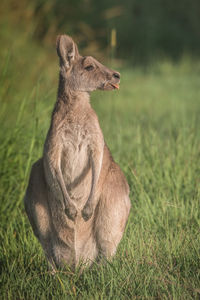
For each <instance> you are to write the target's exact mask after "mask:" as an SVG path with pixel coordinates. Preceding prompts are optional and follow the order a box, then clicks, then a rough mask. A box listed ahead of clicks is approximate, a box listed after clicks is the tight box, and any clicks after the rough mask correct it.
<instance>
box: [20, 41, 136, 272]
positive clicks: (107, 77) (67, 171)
mask: <svg viewBox="0 0 200 300" xmlns="http://www.w3.org/2000/svg"><path fill="white" fill-rule="evenodd" d="M57 53H58V56H59V59H60V77H59V88H58V97H57V102H56V104H55V107H54V110H53V113H52V118H51V125H50V128H49V131H48V134H47V137H46V141H45V145H44V152H43V157H42V158H41V159H39V160H38V161H37V162H36V163H34V164H33V166H32V170H31V174H30V180H29V184H28V188H27V191H26V195H25V199H24V203H25V209H26V212H27V215H28V218H29V220H30V223H31V225H32V228H33V231H34V233H35V235H36V237H37V238H38V239H39V241H40V243H41V245H42V247H43V249H44V252H45V254H46V256H47V258H48V260H49V262H50V264H51V265H52V267H53V268H55V267H58V266H63V265H65V264H67V265H70V266H76V265H77V264H78V263H80V262H81V261H83V262H85V263H87V264H91V263H92V262H93V261H95V260H96V259H97V258H98V257H100V256H102V255H103V256H105V257H106V258H109V257H111V256H112V255H114V254H115V252H116V248H117V245H118V244H119V242H120V240H121V238H122V235H123V232H124V228H125V224H126V221H127V218H128V215H129V211H130V200H129V187H128V184H127V181H126V178H125V176H124V174H123V173H122V171H121V170H120V168H119V166H118V165H117V164H116V163H115V162H114V160H113V159H112V156H111V154H110V152H109V149H108V147H107V145H106V144H105V142H104V138H103V134H102V131H101V128H100V126H99V122H98V118H97V116H96V113H95V112H94V110H93V109H92V107H91V105H90V103H89V94H88V92H90V91H93V90H96V89H102V90H112V89H115V88H118V84H119V81H120V74H119V73H118V72H115V71H112V70H110V69H108V68H106V67H105V66H103V65H102V64H100V63H99V62H98V61H97V60H95V59H94V58H92V57H82V56H80V55H79V53H78V48H77V46H76V44H75V43H74V42H73V40H72V39H71V38H70V37H69V36H66V35H61V36H59V37H58V38H57Z"/></svg>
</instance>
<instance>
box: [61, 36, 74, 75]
mask: <svg viewBox="0 0 200 300" xmlns="http://www.w3.org/2000/svg"><path fill="white" fill-rule="evenodd" d="M56 49H57V54H58V56H59V58H60V65H61V66H62V65H64V66H65V67H66V69H67V70H68V69H69V68H70V67H71V64H72V62H73V61H74V60H75V59H76V58H78V56H79V53H78V47H77V45H76V44H75V43H74V41H73V40H72V38H71V37H70V36H68V35H59V36H58V37H57V40H56Z"/></svg>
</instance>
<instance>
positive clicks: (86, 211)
mask: <svg viewBox="0 0 200 300" xmlns="http://www.w3.org/2000/svg"><path fill="white" fill-rule="evenodd" d="M81 213H82V217H83V219H84V220H85V221H88V220H89V219H90V218H91V217H92V215H93V209H92V207H91V206H90V205H87V204H86V205H85V206H84V207H83V209H82V211H81Z"/></svg>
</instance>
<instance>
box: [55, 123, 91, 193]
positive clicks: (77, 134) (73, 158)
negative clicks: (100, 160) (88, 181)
mask: <svg viewBox="0 0 200 300" xmlns="http://www.w3.org/2000/svg"><path fill="white" fill-rule="evenodd" d="M60 139H61V144H62V152H61V162H60V163H61V170H62V174H63V178H64V180H65V183H66V185H67V186H69V188H70V187H73V185H74V184H75V183H76V181H80V180H79V179H80V177H81V176H83V175H84V174H85V173H87V172H88V171H89V168H90V158H89V149H88V145H89V140H90V138H89V136H88V131H87V129H85V128H83V127H82V126H81V125H79V124H72V125H70V126H69V125H65V126H64V127H63V128H62V131H61V134H60ZM85 175H86V174H85Z"/></svg>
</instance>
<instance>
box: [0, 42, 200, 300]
mask: <svg viewBox="0 0 200 300" xmlns="http://www.w3.org/2000/svg"><path fill="white" fill-rule="evenodd" d="M6 39H7V36H6ZM6 43H7V45H9V43H10V41H9V40H6ZM16 43H18V44H17V45H16V44H15V45H13V46H12V47H11V48H10V50H8V49H4V51H3V50H2V49H1V50H0V51H1V52H0V57H1V74H0V96H1V100H0V107H1V109H0V126H1V131H0V166H1V168H0V176H1V179H0V201H1V202H0V222H1V231H0V269H1V277H0V284H1V288H0V291H1V292H0V298H1V299H113V300H115V299H162V300H163V299H187V300H189V299H198V297H199V295H200V277H199V275H200V274H199V271H200V257H199V256H200V234H199V228H200V227H199V225H200V216H199V200H200V88H199V82H200V62H191V61H190V60H189V59H187V58H185V59H183V61H182V62H180V63H179V64H177V65H176V66H175V65H173V64H171V63H170V62H167V61H166V62H162V63H159V64H157V65H156V64H154V65H153V66H151V67H150V68H149V69H147V70H145V71H144V70H141V69H139V68H137V69H135V70H131V69H124V70H121V75H122V76H121V77H122V80H121V89H120V91H119V92H112V93H111V92H107V93H106V92H95V93H93V94H92V100H91V102H92V105H93V107H94V108H95V110H96V111H97V114H98V116H99V120H100V124H101V127H102V129H103V133H104V136H105V140H106V141H107V143H108V145H109V147H110V149H111V152H112V154H113V157H114V159H115V160H116V161H117V162H118V163H119V164H120V166H121V168H122V169H123V171H124V173H125V174H126V177H127V179H128V182H129V185H130V189H131V194H130V198H131V202H132V209H131V214H130V217H129V221H128V224H127V227H126V231H125V234H124V237H123V240H122V242H121V243H120V246H119V248H118V251H117V254H116V256H115V257H114V259H113V260H112V262H110V263H107V264H106V265H104V266H101V265H96V264H94V265H93V267H92V268H91V269H88V270H86V271H85V272H84V273H83V274H80V272H79V270H76V272H75V273H72V272H70V270H63V271H60V272H58V273H57V274H56V275H55V276H52V275H51V274H50V273H49V271H48V266H47V263H46V260H45V258H44V255H43V252H42V250H41V247H40V245H39V243H38V241H37V240H36V238H35V237H34V235H33V233H32V230H31V227H30V224H29V222H28V220H27V217H26V215H25V211H24V207H23V196H24V192H25V189H26V185H27V180H28V176H29V172H30V167H31V164H32V163H33V162H34V161H35V160H37V159H38V158H39V157H40V156H41V153H42V149H43V143H44V138H45V135H46V132H47V129H48V126H49V119H50V113H51V110H52V108H53V103H54V101H55V98H56V89H57V77H58V76H57V75H58V67H57V59H56V54H55V53H49V54H48V59H47V57H46V54H45V49H43V50H42V49H40V48H39V47H38V46H37V45H34V44H30V45H26V48H23V47H24V45H23V44H21V43H20V41H19V42H16ZM23 49H25V50H24V53H22V52H23ZM27 53H28V54H29V55H27ZM30 57H31V59H30Z"/></svg>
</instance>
